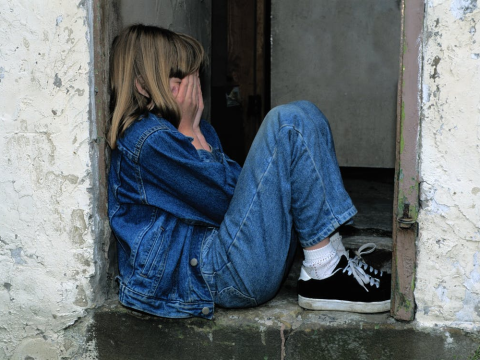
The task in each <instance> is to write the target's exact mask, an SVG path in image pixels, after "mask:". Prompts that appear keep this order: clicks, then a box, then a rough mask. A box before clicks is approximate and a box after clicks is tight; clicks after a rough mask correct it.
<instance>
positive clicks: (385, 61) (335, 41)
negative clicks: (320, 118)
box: [271, 0, 400, 168]
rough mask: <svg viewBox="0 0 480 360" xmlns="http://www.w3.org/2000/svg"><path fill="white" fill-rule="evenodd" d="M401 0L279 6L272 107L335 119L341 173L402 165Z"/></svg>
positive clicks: (277, 0)
mask: <svg viewBox="0 0 480 360" xmlns="http://www.w3.org/2000/svg"><path fill="white" fill-rule="evenodd" d="M399 3H400V2H399V1H398V0H382V1H378V0H362V1H354V2H352V1H351V0H329V1H326V2H323V1H317V0H304V1H289V0H272V39H271V41H272V65H271V83H272V87H271V92H272V94H271V96H272V106H275V105H278V104H281V103H285V102H290V101H293V100H299V99H306V100H310V101H312V102H314V103H315V104H317V105H318V106H319V107H320V109H322V110H323V111H324V113H325V115H326V116H327V117H328V119H329V121H330V124H331V127H332V132H333V135H334V138H335V147H336V150H337V157H338V160H339V163H340V166H364V167H387V168H393V167H394V166H395V132H396V107H397V105H396V104H397V83H398V72H399V53H400V8H399Z"/></svg>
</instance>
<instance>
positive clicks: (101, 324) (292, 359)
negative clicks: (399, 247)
mask: <svg viewBox="0 0 480 360" xmlns="http://www.w3.org/2000/svg"><path fill="white" fill-rule="evenodd" d="M343 242H344V244H345V246H346V247H347V248H352V249H357V248H358V247H359V246H361V245H362V244H364V243H366V242H374V243H376V245H377V250H376V251H375V252H373V253H372V254H369V255H366V256H365V257H364V259H365V261H367V263H368V264H371V265H373V266H374V267H376V268H381V269H382V270H386V271H387V272H390V271H391V257H392V256H391V238H389V237H388V236H387V237H386V236H383V237H382V236H378V234H377V235H375V236H372V235H371V234H368V233H362V234H360V235H358V234H357V235H349V236H344V240H343ZM302 258H303V255H302V251H301V250H300V249H299V251H297V256H296V258H295V262H294V264H293V266H292V269H291V271H290V273H289V276H288V277H287V279H286V281H285V283H284V285H283V287H282V289H281V290H280V292H279V293H278V295H277V296H276V297H275V298H274V299H273V300H271V301H269V302H268V303H266V304H264V305H262V306H259V307H256V308H252V309H236V310H232V309H228V310H227V309H221V308H217V309H216V310H215V318H214V320H211V321H209V320H203V319H196V318H192V319H181V320H180V319H164V318H158V317H153V316H150V315H147V314H143V313H140V312H136V311H133V310H130V309H127V308H125V307H123V306H121V305H120V304H119V303H118V301H117V300H116V299H112V300H110V301H109V302H107V303H106V304H105V306H103V307H102V308H99V309H97V310H96V311H95V312H94V313H93V317H92V322H91V323H90V325H89V329H88V333H89V337H88V338H89V340H88V341H89V343H88V346H87V347H86V348H87V349H90V350H88V351H90V354H85V356H84V357H83V358H82V359H100V360H114V359H115V360H137V359H138V360H143V359H145V360H147V359H148V360H151V359H166V360H177V359H178V360H184V359H205V360H207V359H208V360H210V359H212V360H217V359H218V360H223V359H236V360H238V359H240V360H242V359H248V360H251V359H260V360H272V359H280V360H297V359H301V360H309V359H315V360H321V359H328V360H336V359H339V360H340V359H348V360H351V359H377V360H383V359H385V360H387V359H388V360H396V359H399V360H400V359H401V360H410V359H413V360H416V359H419V360H430V359H431V360H442V359H444V360H453V359H466V360H467V359H468V360H480V337H479V336H478V335H477V336H474V335H472V334H467V333H464V332H462V331H460V330H456V329H419V328H417V326H416V324H415V323H410V324H409V323H403V322H397V321H395V320H394V319H393V318H392V317H391V316H390V314H389V313H382V314H354V313H343V312H326V311H307V310H304V309H302V308H300V307H299V306H298V304H297V294H296V283H297V279H298V276H299V273H300V268H301V264H302ZM477 349H478V353H477V355H474V352H475V351H476V350H477ZM88 351H87V352H88ZM475 356H476V357H475Z"/></svg>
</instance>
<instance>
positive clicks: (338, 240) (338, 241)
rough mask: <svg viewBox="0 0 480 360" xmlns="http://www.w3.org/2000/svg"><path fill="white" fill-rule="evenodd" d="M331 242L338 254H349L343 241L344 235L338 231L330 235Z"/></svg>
mask: <svg viewBox="0 0 480 360" xmlns="http://www.w3.org/2000/svg"><path fill="white" fill-rule="evenodd" d="M330 243H331V244H332V246H333V247H334V248H335V250H336V251H337V254H338V256H340V257H341V256H342V255H345V256H347V254H348V252H347V250H345V246H343V243H342V237H341V236H340V234H339V233H338V232H337V233H335V235H332V236H331V237H330Z"/></svg>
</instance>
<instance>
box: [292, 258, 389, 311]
mask: <svg viewBox="0 0 480 360" xmlns="http://www.w3.org/2000/svg"><path fill="white" fill-rule="evenodd" d="M390 281H391V275H389V274H387V273H384V274H383V276H382V280H379V279H377V278H374V277H372V276H370V275H368V274H367V273H365V271H364V270H363V269H362V268H361V267H360V266H358V265H357V264H356V262H355V261H354V260H353V259H348V258H347V257H346V256H342V257H341V258H340V262H339V263H338V265H337V267H336V268H335V270H334V271H333V273H332V275H331V276H329V277H328V278H325V279H322V280H316V279H312V278H311V277H310V276H309V275H308V274H307V272H306V271H305V270H304V269H303V267H302V270H301V273H300V279H299V280H298V304H299V305H300V306H301V307H303V308H305V309H309V310H335V311H350V312H359V313H377V312H384V311H389V310H390Z"/></svg>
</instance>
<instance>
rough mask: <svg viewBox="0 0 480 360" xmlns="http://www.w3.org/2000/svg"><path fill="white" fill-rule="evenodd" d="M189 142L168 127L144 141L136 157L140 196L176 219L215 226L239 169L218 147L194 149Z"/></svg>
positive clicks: (229, 195) (187, 138) (231, 194)
mask: <svg viewBox="0 0 480 360" xmlns="http://www.w3.org/2000/svg"><path fill="white" fill-rule="evenodd" d="M212 130H213V129H212ZM208 140H209V139H207V141H208ZM191 141H192V139H191V138H189V137H186V136H184V135H183V134H181V133H180V132H178V131H172V130H158V131H156V132H153V133H152V134H150V135H149V136H148V137H147V138H146V139H145V140H144V142H143V145H142V147H141V151H140V154H139V158H138V167H139V174H138V176H139V177H140V180H141V184H142V188H143V191H144V194H143V197H144V199H145V202H146V203H147V204H150V205H153V206H156V207H159V208H162V209H163V210H165V211H168V212H170V213H172V214H173V215H175V216H177V217H178V218H180V219H184V220H188V221H194V222H195V221H198V222H201V223H206V224H209V225H214V226H219V225H220V223H221V222H222V220H223V217H224V215H225V213H226V211H227V208H228V206H229V204H230V200H231V198H232V196H233V192H234V189H235V185H236V182H237V178H238V175H239V173H240V170H241V169H240V166H239V165H238V164H237V163H236V162H234V161H233V160H230V159H228V157H226V156H225V155H224V154H223V153H222V152H221V151H220V150H219V149H214V151H213V152H212V153H208V152H207V151H204V150H200V151H197V150H196V149H195V147H194V146H193V145H192V143H191Z"/></svg>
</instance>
